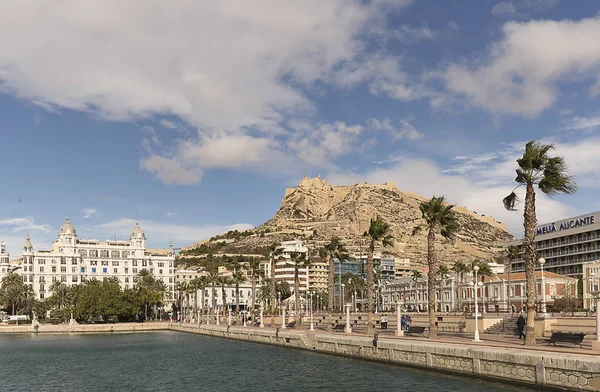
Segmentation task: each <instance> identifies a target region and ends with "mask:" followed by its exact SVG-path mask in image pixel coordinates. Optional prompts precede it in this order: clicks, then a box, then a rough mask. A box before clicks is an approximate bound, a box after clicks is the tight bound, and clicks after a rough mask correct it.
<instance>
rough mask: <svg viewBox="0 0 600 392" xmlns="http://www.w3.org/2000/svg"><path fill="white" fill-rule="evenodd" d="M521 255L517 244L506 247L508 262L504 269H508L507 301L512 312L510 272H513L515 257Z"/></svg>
mask: <svg viewBox="0 0 600 392" xmlns="http://www.w3.org/2000/svg"><path fill="white" fill-rule="evenodd" d="M518 255H519V248H517V247H516V246H513V245H509V246H508V248H506V254H505V259H506V264H505V267H504V269H505V270H506V278H507V280H508V290H507V292H506V301H507V303H508V307H507V309H508V311H509V312H510V313H512V302H511V299H510V288H511V287H510V273H511V269H512V263H514V261H515V259H516V258H517V256H518Z"/></svg>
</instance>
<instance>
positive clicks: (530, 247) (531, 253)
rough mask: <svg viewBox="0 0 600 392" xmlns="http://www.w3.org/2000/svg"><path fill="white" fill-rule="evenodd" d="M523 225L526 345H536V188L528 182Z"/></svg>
mask: <svg viewBox="0 0 600 392" xmlns="http://www.w3.org/2000/svg"><path fill="white" fill-rule="evenodd" d="M523 218H524V219H523V227H524V229H525V239H524V241H523V250H524V255H525V278H526V279H527V327H526V335H525V345H526V346H533V345H535V300H536V291H537V290H536V284H535V225H536V224H537V219H536V216H535V190H534V189H533V185H532V184H527V188H526V194H525V208H524V212H523Z"/></svg>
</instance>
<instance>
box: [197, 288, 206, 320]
mask: <svg viewBox="0 0 600 392" xmlns="http://www.w3.org/2000/svg"><path fill="white" fill-rule="evenodd" d="M200 289H201V290H202V294H201V296H200V301H201V302H200V309H201V311H202V314H204V295H205V292H204V290H205V289H206V287H201V288H200ZM198 320H202V317H200V318H199V319H198Z"/></svg>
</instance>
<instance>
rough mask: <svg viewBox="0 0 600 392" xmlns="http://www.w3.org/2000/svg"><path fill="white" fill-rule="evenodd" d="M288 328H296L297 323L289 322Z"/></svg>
mask: <svg viewBox="0 0 600 392" xmlns="http://www.w3.org/2000/svg"><path fill="white" fill-rule="evenodd" d="M286 328H296V321H292V322H289V323H288V324H287V325H286Z"/></svg>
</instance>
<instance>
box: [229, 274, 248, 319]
mask: <svg viewBox="0 0 600 392" xmlns="http://www.w3.org/2000/svg"><path fill="white" fill-rule="evenodd" d="M231 280H232V282H233V284H234V285H235V311H236V312H237V313H238V314H239V313H240V284H243V283H245V282H246V274H245V273H244V271H243V270H242V268H241V267H236V268H234V269H233V271H232V274H231Z"/></svg>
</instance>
